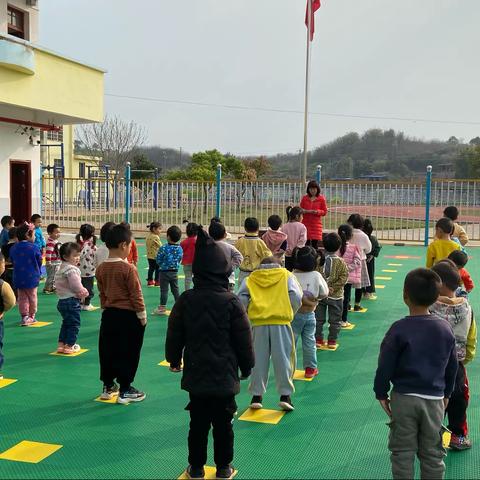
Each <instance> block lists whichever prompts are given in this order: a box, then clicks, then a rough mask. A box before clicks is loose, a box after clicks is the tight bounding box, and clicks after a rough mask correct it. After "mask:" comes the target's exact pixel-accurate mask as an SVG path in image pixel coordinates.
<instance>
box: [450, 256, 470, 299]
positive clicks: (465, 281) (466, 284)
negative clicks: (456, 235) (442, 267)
mask: <svg viewBox="0 0 480 480" xmlns="http://www.w3.org/2000/svg"><path fill="white" fill-rule="evenodd" d="M448 259H449V260H451V261H452V262H453V263H454V264H455V265H456V266H457V268H458V273H459V274H460V279H461V281H462V285H461V286H460V287H459V289H458V290H457V297H459V296H464V295H465V294H469V293H470V292H471V291H472V290H473V289H474V288H475V284H474V283H473V280H472V277H471V276H470V274H469V273H468V270H467V269H466V268H465V266H466V265H467V263H468V255H467V254H466V253H465V252H462V251H461V250H455V251H454V252H452V253H451V254H450V255H449V256H448Z"/></svg>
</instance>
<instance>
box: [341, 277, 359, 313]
mask: <svg viewBox="0 0 480 480" xmlns="http://www.w3.org/2000/svg"><path fill="white" fill-rule="evenodd" d="M362 293H363V291H362V289H361V288H356V289H355V303H360V302H361V301H362ZM351 297H352V284H351V283H347V284H345V286H344V287H343V312H342V322H346V321H347V316H348V310H350V307H351V304H350V300H351Z"/></svg>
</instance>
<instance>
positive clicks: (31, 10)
mask: <svg viewBox="0 0 480 480" xmlns="http://www.w3.org/2000/svg"><path fill="white" fill-rule="evenodd" d="M38 3H40V2H38ZM7 5H11V6H12V7H17V8H18V9H19V10H23V11H24V12H25V13H26V14H27V17H26V25H25V29H26V32H27V38H26V39H25V40H28V41H30V42H33V43H36V42H38V16H39V15H38V5H37V6H36V7H31V6H29V5H27V1H26V0H0V33H7V31H8V28H7V27H8V23H7Z"/></svg>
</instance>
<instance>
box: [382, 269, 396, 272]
mask: <svg viewBox="0 0 480 480" xmlns="http://www.w3.org/2000/svg"><path fill="white" fill-rule="evenodd" d="M382 272H385V273H397V272H398V270H388V269H385V270H382Z"/></svg>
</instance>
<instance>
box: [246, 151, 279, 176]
mask: <svg viewBox="0 0 480 480" xmlns="http://www.w3.org/2000/svg"><path fill="white" fill-rule="evenodd" d="M242 163H243V167H244V171H243V179H244V180H247V181H249V182H253V181H255V180H258V179H259V178H261V177H263V176H264V175H266V174H267V173H269V172H270V171H271V169H272V165H271V163H270V162H269V161H268V159H267V157H265V156H264V155H262V156H260V157H257V158H254V159H248V158H247V159H245V160H243V162H242Z"/></svg>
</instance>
